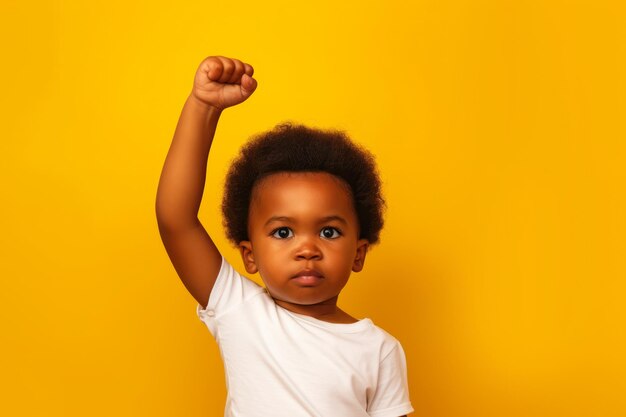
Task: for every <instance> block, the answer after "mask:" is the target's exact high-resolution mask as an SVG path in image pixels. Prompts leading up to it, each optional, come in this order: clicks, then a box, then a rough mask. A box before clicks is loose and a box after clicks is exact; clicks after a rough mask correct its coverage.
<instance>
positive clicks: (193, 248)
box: [156, 57, 256, 307]
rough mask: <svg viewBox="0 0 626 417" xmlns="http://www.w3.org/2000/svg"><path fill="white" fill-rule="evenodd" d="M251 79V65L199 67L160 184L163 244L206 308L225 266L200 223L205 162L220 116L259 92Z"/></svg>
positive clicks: (215, 62) (212, 60)
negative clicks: (225, 110)
mask: <svg viewBox="0 0 626 417" xmlns="http://www.w3.org/2000/svg"><path fill="white" fill-rule="evenodd" d="M252 73H253V69H252V67H251V66H250V65H248V64H244V63H242V62H241V61H238V60H233V59H229V58H225V57H208V58H206V59H205V60H204V61H203V62H202V63H201V64H200V67H199V68H198V71H197V73H196V77H195V80H194V88H193V90H192V93H191V94H190V95H189V97H188V98H187V100H186V102H185V105H184V107H183V110H182V113H181V116H180V118H179V121H178V125H177V126H176V131H175V133H174V138H173V140H172V144H171V146H170V149H169V152H168V154H167V157H166V159H165V164H164V166H163V171H162V172H161V178H160V180H159V186H158V190H157V197H156V216H157V223H158V226H159V233H160V235H161V240H162V241H163V245H164V246H165V249H166V251H167V254H168V256H169V258H170V260H171V262H172V264H173V266H174V268H175V269H176V272H177V273H178V276H179V277H180V279H181V280H182V282H183V284H184V285H185V287H186V288H187V290H188V291H189V292H190V293H191V295H192V296H193V297H194V298H195V299H196V301H198V303H200V304H201V305H202V306H203V307H206V304H207V302H208V299H209V295H210V294H211V290H212V289H213V284H214V283H215V279H216V278H217V274H218V272H219V268H220V264H221V260H222V257H221V254H220V253H219V250H218V249H217V247H216V246H215V244H214V243H213V240H212V239H211V237H210V236H209V234H208V233H207V232H206V230H205V229H204V227H203V226H202V224H201V223H200V221H199V219H198V209H199V208H200V202H201V200H202V193H203V190H204V183H205V178H206V168H207V159H208V156H209V151H210V149H211V143H212V141H213V137H214V135H215V130H216V127H217V122H218V120H219V118H220V115H221V113H222V111H223V110H224V109H225V108H226V107H229V106H233V105H235V104H238V103H241V102H243V101H244V100H245V99H247V98H248V97H249V96H250V95H251V94H252V93H253V92H254V90H255V89H256V81H255V80H254V79H253V78H252Z"/></svg>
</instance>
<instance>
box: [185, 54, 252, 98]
mask: <svg viewBox="0 0 626 417" xmlns="http://www.w3.org/2000/svg"><path fill="white" fill-rule="evenodd" d="M253 73H254V68H252V66H251V65H249V64H246V63H244V62H241V61H240V60H238V59H232V58H226V57H223V56H210V57H208V58H205V59H204V61H202V62H201V63H200V66H199V67H198V70H197V71H196V76H195V79H194V82H193V90H192V92H191V94H192V95H193V96H194V97H195V98H196V99H198V100H200V101H201V102H203V103H205V104H207V105H209V106H212V107H215V108H217V109H218V110H223V109H225V108H226V107H230V106H234V105H236V104H239V103H241V102H243V101H245V100H246V99H247V98H248V97H250V95H251V94H252V93H253V92H254V90H256V86H257V82H256V80H255V79H254V78H252V74H253Z"/></svg>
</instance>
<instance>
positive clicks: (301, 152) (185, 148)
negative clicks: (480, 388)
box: [156, 56, 414, 417]
mask: <svg viewBox="0 0 626 417" xmlns="http://www.w3.org/2000/svg"><path fill="white" fill-rule="evenodd" d="M253 72H254V70H253V68H252V66H250V65H249V64H247V63H244V62H242V61H240V60H237V59H231V58H226V57H223V56H210V57H208V58H206V59H204V60H203V61H202V62H201V64H200V66H199V67H198V70H197V72H196V75H195V79H194V85H193V89H192V91H191V94H190V95H189V96H188V98H187V100H186V102H185V105H184V107H183V110H182V113H181V116H180V119H179V121H178V125H177V127H176V132H175V134H174V138H173V140H172V144H171V147H170V150H169V152H168V154H167V157H166V159H165V164H164V167H163V172H162V174H161V178H160V181H159V187H158V191H157V198H156V214H157V220H158V226H159V232H160V234H161V238H162V240H163V244H164V246H165V249H166V250H167V253H168V255H169V257H170V259H171V261H172V264H173V266H174V268H175V269H176V272H177V273H178V275H179V277H180V278H181V280H182V282H183V284H184V285H185V287H186V288H187V290H188V291H189V292H190V293H191V295H192V296H193V297H194V298H195V299H196V301H197V302H198V305H197V307H196V312H197V315H198V317H199V319H200V320H202V322H204V323H205V324H206V326H207V327H208V329H209V331H210V332H211V334H212V335H213V337H214V338H215V340H216V341H217V343H218V346H219V348H220V353H221V356H222V360H223V362H224V368H225V375H226V386H227V389H228V396H227V399H226V407H225V413H224V415H225V416H226V417H283V416H284V417H361V416H363V417H365V416H372V417H399V416H406V414H408V413H410V412H413V411H414V410H413V407H412V406H411V402H410V400H409V391H408V383H407V371H406V359H405V354H404V350H403V349H402V346H401V344H400V343H399V341H398V340H397V339H395V338H394V337H393V336H391V335H390V334H389V333H387V332H385V331H384V330H383V329H381V328H380V327H378V326H376V325H375V324H374V323H373V322H372V320H370V319H369V318H364V319H360V320H359V319H356V318H354V317H352V316H350V315H349V314H348V313H347V312H345V311H343V310H341V309H340V308H339V307H338V306H337V299H338V296H339V293H340V292H341V290H342V289H343V287H344V286H345V285H346V283H347V282H348V278H349V277H350V274H351V272H359V271H361V270H362V269H363V266H364V261H365V256H366V254H367V251H368V248H369V247H370V245H373V244H376V243H378V238H379V233H380V230H381V229H382V226H383V218H382V211H383V206H384V200H383V198H382V196H381V191H380V188H381V187H380V179H379V177H378V174H377V170H376V165H375V162H374V158H373V156H372V155H371V154H370V153H369V152H368V151H367V150H365V149H363V148H362V147H360V146H359V145H356V144H355V143H353V142H352V141H351V140H350V139H349V138H348V137H347V136H346V135H345V134H344V133H342V132H339V131H323V130H319V129H314V128H309V127H305V126H302V125H293V124H290V123H284V124H282V125H278V126H276V127H275V128H274V129H272V130H271V131H269V132H266V133H263V134H260V135H257V136H256V137H254V138H253V140H251V141H249V142H248V143H247V144H246V145H245V146H244V147H243V148H242V150H241V153H240V154H239V156H238V158H237V159H236V160H235V162H234V163H233V164H232V166H231V168H230V171H229V172H228V174H227V177H226V185H225V192H224V199H223V203H222V212H223V215H224V226H225V229H226V233H227V236H228V239H229V240H230V241H231V242H232V243H233V244H234V245H235V246H236V247H238V249H239V251H240V253H241V258H242V260H243V265H244V267H245V269H246V271H247V272H248V273H250V274H254V273H257V272H258V273H259V275H260V276H261V279H262V280H263V283H264V284H265V287H262V286H259V285H258V284H256V283H255V282H254V281H252V280H250V279H248V278H246V277H244V276H242V275H240V274H239V273H238V272H237V271H235V269H234V268H233V267H232V266H231V264H230V263H229V262H228V261H227V260H226V259H225V258H223V257H222V255H221V254H220V252H219V250H218V249H217V247H216V246H215V244H214V243H213V240H212V239H211V237H210V236H209V235H208V234H207V232H206V231H205V229H204V228H203V226H202V224H201V223H200V221H199V220H198V216H197V215H198V209H199V207H200V202H201V199H202V193H203V189H204V181H205V176H206V167H207V159H208V155H209V150H210V148H211V143H212V141H213V137H214V134H215V130H216V126H217V122H218V120H219V117H220V115H221V113H222V111H224V109H226V108H227V107H230V106H234V105H236V104H239V103H241V102H243V101H245V100H246V99H247V98H248V97H250V95H251V94H252V93H253V92H254V91H255V89H256V87H257V81H256V80H255V79H254V78H253V77H252V75H253Z"/></svg>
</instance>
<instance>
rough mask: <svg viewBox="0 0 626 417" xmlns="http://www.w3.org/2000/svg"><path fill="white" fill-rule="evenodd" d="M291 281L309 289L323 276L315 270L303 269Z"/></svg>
mask: <svg viewBox="0 0 626 417" xmlns="http://www.w3.org/2000/svg"><path fill="white" fill-rule="evenodd" d="M291 279H292V280H293V281H296V282H297V283H298V284H300V285H303V286H307V287H309V286H315V285H317V284H319V283H320V282H321V281H322V280H323V279H324V276H323V275H322V274H321V273H320V272H319V271H316V270H315V269H304V270H302V271H300V272H298V273H297V274H296V275H294V276H293V277H292V278H291Z"/></svg>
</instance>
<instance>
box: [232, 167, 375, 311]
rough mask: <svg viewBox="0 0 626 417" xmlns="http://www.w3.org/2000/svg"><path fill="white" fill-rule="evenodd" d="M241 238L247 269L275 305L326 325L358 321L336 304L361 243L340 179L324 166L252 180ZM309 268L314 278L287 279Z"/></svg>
mask: <svg viewBox="0 0 626 417" xmlns="http://www.w3.org/2000/svg"><path fill="white" fill-rule="evenodd" d="M248 235H249V236H250V240H249V241H242V242H240V244H239V247H240V250H241V256H242V259H243V261H244V265H245V267H246V270H247V271H248V273H251V274H254V273H257V272H258V273H259V274H260V275H261V278H262V279H263V281H264V283H265V285H266V288H267V290H268V292H269V294H270V295H271V296H272V298H273V299H274V301H275V302H276V304H278V305H280V306H281V307H283V308H285V309H287V310H290V311H292V312H294V313H299V314H304V315H307V316H311V317H314V318H317V319H319V320H323V321H328V322H332V323H354V322H356V321H358V320H357V319H355V318H354V317H352V316H350V315H349V314H347V313H346V312H344V311H343V310H341V309H340V308H339V307H338V306H337V299H338V297H339V293H340V292H341V290H342V289H343V287H344V286H345V285H346V283H347V282H348V278H349V277H350V273H351V272H359V271H361V270H362V269H363V265H364V262H365V255H366V253H367V248H368V241H367V240H366V239H359V238H358V236H359V223H358V219H357V215H356V212H355V210H354V205H353V202H352V196H351V194H350V191H349V188H348V186H347V184H345V183H344V182H343V181H342V180H341V179H339V178H337V177H335V176H333V175H330V174H328V173H325V172H297V173H296V172H289V173H278V174H272V175H270V176H268V177H266V178H264V179H263V180H262V182H260V183H259V184H257V185H256V186H255V189H254V190H253V194H252V201H251V204H250V212H249V217H248ZM303 270H305V271H306V270H314V271H317V272H318V273H319V274H320V275H321V277H320V279H316V280H315V282H314V283H308V282H305V283H301V282H298V280H295V279H293V278H294V276H295V275H296V274H298V272H300V271H303Z"/></svg>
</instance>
